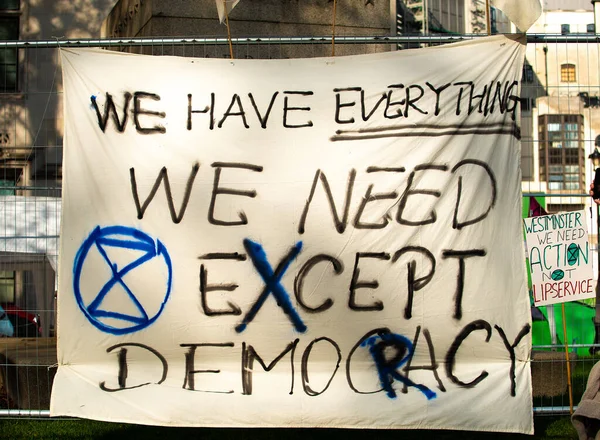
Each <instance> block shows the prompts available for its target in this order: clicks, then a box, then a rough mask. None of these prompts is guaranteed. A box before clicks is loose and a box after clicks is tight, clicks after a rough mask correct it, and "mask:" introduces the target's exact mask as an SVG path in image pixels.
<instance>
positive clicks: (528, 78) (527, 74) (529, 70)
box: [521, 63, 533, 83]
mask: <svg viewBox="0 0 600 440" xmlns="http://www.w3.org/2000/svg"><path fill="white" fill-rule="evenodd" d="M521 81H522V82H524V83H532V82H533V67H531V65H530V64H527V63H525V64H523V77H522V79H521Z"/></svg>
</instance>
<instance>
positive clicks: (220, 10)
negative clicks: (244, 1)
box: [215, 0, 240, 23]
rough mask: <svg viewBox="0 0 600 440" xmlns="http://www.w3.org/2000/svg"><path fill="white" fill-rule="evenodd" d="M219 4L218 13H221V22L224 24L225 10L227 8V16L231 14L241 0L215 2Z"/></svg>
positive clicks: (217, 0)
mask: <svg viewBox="0 0 600 440" xmlns="http://www.w3.org/2000/svg"><path fill="white" fill-rule="evenodd" d="M215 2H216V3H217V12H218V13H219V21H220V22H221V23H223V22H224V21H225V8H226V7H227V14H229V12H231V10H232V9H233V8H235V5H237V4H238V3H239V2H240V0H215Z"/></svg>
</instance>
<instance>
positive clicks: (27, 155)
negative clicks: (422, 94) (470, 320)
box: [0, 34, 600, 417]
mask: <svg viewBox="0 0 600 440" xmlns="http://www.w3.org/2000/svg"><path fill="white" fill-rule="evenodd" d="M470 38H478V37H477V36H468V35H447V36H422V35H421V36H414V37H407V36H398V37H382V36H372V37H368V36H367V37H365V36H363V37H351V36H342V37H336V38H335V47H336V49H335V54H336V56H341V55H356V54H365V53H373V52H381V51H393V50H399V49H405V48H409V47H430V46H436V45H441V44H446V43H451V42H457V41H461V40H464V39H470ZM527 39H528V48H527V59H526V63H525V66H524V69H523V77H522V93H521V102H520V107H519V113H520V121H521V123H520V125H521V137H522V153H521V163H522V189H523V216H524V217H527V216H531V215H533V214H535V213H538V214H539V213H544V212H547V213H556V212H562V211H574V210H584V211H585V212H586V217H587V220H588V221H587V223H588V229H589V233H590V235H589V237H590V244H591V246H590V254H591V255H590V258H591V260H592V261H593V265H594V273H595V274H598V255H599V254H600V248H599V247H598V231H599V230H600V221H599V218H598V209H597V208H598V207H597V206H596V205H595V204H594V203H593V202H592V200H591V198H590V197H589V195H588V191H589V186H590V183H591V181H592V179H593V176H594V171H595V168H594V165H593V164H592V161H591V160H589V156H590V155H591V154H592V153H593V151H594V148H595V147H596V146H599V145H600V56H599V53H598V42H599V40H598V37H597V36H596V35H595V34H582V35H574V34H570V35H529V36H528V38H527ZM332 40H333V39H332V37H285V38H274V37H268V38H235V39H233V41H232V49H233V55H234V58H236V59H242V58H245V59H283V58H298V57H320V56H330V55H331V53H332V46H333V41H332ZM228 44H229V42H228V41H227V39H224V38H169V39H159V38H150V39H103V40H60V41H5V42H0V54H2V55H3V57H0V60H4V61H6V60H8V61H10V62H8V61H6V62H5V63H4V64H2V63H1V62H0V306H1V307H2V311H1V312H0V334H1V335H2V336H5V337H3V338H1V339H0V382H1V388H0V416H27V417H31V416H47V415H49V411H48V409H49V396H50V390H51V386H52V380H53V377H54V374H55V372H56V365H57V358H56V335H57V329H56V325H55V322H56V297H57V295H60V294H62V293H61V292H57V279H56V273H57V264H58V238H59V232H60V215H61V201H60V195H61V180H62V165H61V163H62V146H63V135H62V133H63V124H64V121H63V117H62V114H63V111H62V105H63V102H62V79H61V71H60V55H59V50H60V48H68V47H95V48H104V49H106V50H116V51H122V52H131V53H140V54H149V55H156V56H163V55H174V56H185V57H201V58H229V57H230V51H229V47H228ZM2 71H3V72H2ZM62 233H63V234H65V235H66V236H68V231H62ZM523 263H524V264H525V262H523ZM531 310H532V320H533V333H532V334H533V353H532V362H531V368H532V374H533V393H534V409H535V412H536V413H537V414H551V413H552V414H554V413H565V412H568V411H569V407H570V403H571V402H570V399H569V392H568V385H569V384H568V377H567V369H566V360H565V342H566V343H568V344H569V354H570V366H571V370H570V371H571V373H572V374H571V376H572V377H571V382H572V390H573V402H574V403H575V404H576V403H577V402H578V401H579V399H580V397H581V394H582V393H583V390H584V389H585V386H586V381H587V375H588V373H589V370H590V369H591V367H592V366H593V365H594V364H595V363H596V361H597V360H598V359H599V358H600V344H598V342H599V340H598V335H597V331H598V330H600V313H599V316H598V318H596V307H595V300H593V299H592V300H586V301H581V302H569V303H567V304H565V307H564V314H563V310H562V307H561V306H560V305H555V306H547V307H539V308H537V307H533V306H532V308H531ZM563 317H565V319H563Z"/></svg>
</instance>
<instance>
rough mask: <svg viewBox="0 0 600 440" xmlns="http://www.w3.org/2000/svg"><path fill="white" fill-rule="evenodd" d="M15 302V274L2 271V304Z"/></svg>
mask: <svg viewBox="0 0 600 440" xmlns="http://www.w3.org/2000/svg"><path fill="white" fill-rule="evenodd" d="M14 302H15V272H14V271H10V270H1V271H0V303H10V304H14Z"/></svg>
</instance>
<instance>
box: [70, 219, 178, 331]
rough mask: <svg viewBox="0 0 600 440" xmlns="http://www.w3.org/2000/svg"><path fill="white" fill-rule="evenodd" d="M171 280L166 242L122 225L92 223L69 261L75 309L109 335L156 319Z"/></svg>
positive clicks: (140, 327)
mask: <svg viewBox="0 0 600 440" xmlns="http://www.w3.org/2000/svg"><path fill="white" fill-rule="evenodd" d="M172 279H173V268H172V265H171V258H170V257H169V253H168V252H167V249H166V248H165V246H164V245H163V244H162V243H161V242H160V241H159V240H155V239H153V238H152V237H150V236H149V235H147V234H145V233H144V232H141V231H139V230H138V229H135V228H130V227H126V226H108V227H105V228H101V227H99V226H98V227H96V229H94V231H92V233H91V234H90V235H89V236H88V237H87V238H86V239H85V241H84V242H83V244H82V245H81V247H80V248H79V250H78V251H77V255H76V256H75V262H74V264H73V291H74V293H75V299H76V301H77V304H78V305H79V308H80V309H81V311H82V312H83V313H84V315H85V316H86V317H87V319H88V320H89V321H90V322H91V323H92V324H93V325H94V326H95V327H96V328H98V329H99V330H101V331H103V332H106V333H111V334H113V335H124V334H128V333H133V332H137V331H139V330H142V329H145V328H146V327H148V326H149V325H151V324H152V323H153V322H154V321H156V319H157V318H158V317H159V316H160V314H161V313H162V311H163V309H164V307H165V304H166V303H167V300H168V299H169V295H170V293H171V284H172Z"/></svg>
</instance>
